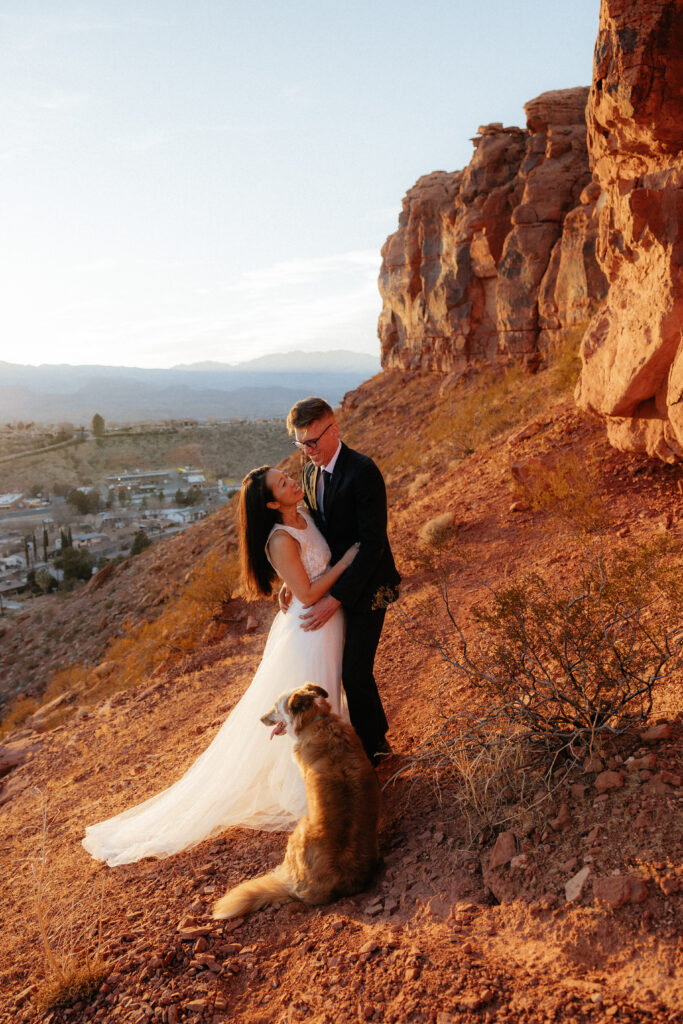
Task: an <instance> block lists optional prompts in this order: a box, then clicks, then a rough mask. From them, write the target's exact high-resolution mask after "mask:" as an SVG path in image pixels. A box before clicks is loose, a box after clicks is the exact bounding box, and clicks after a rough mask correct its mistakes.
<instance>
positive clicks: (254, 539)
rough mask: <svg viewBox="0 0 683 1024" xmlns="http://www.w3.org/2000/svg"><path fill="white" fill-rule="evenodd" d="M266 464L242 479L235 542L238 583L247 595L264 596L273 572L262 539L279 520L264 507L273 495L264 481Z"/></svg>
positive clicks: (251, 596) (272, 577)
mask: <svg viewBox="0 0 683 1024" xmlns="http://www.w3.org/2000/svg"><path fill="white" fill-rule="evenodd" d="M270 468H271V467H270V466H259V468H258V469H252V471H251V472H250V473H247V475H246V476H245V478H244V480H243V481H242V488H241V490H240V504H239V546H240V569H241V570H242V584H243V586H244V590H245V593H246V595H247V597H249V598H257V597H261V596H263V595H265V596H268V595H269V594H272V592H273V581H274V580H275V577H276V576H277V573H276V572H275V569H274V568H273V567H272V565H271V564H270V562H269V561H268V558H267V557H266V541H267V540H268V534H269V533H270V531H271V530H272V528H273V526H274V525H275V523H279V522H281V521H282V518H281V516H280V513H279V512H278V510H277V509H274V508H268V502H269V501H272V500H273V495H272V493H271V491H270V490H269V489H268V486H267V484H266V473H267V472H268V470H269V469H270Z"/></svg>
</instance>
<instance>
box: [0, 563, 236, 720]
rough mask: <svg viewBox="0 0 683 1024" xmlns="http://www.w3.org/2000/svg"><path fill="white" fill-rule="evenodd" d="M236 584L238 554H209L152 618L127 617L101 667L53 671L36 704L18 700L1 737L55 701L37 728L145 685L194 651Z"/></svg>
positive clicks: (28, 699)
mask: <svg viewBox="0 0 683 1024" xmlns="http://www.w3.org/2000/svg"><path fill="white" fill-rule="evenodd" d="M238 584H239V564H238V560H237V555H236V554H235V553H231V554H229V555H222V554H218V553H217V552H215V551H212V552H209V553H208V554H207V555H205V556H204V558H203V559H202V560H201V562H200V563H199V564H198V565H197V566H196V568H195V569H194V570H192V572H191V573H190V574H188V577H187V578H186V583H185V586H184V588H183V589H182V590H181V591H180V593H179V594H178V595H177V596H176V597H175V598H174V599H173V600H171V601H168V602H167V603H166V605H165V606H164V607H163V608H162V611H161V613H160V614H159V615H158V616H157V617H156V618H154V619H140V620H137V621H135V620H133V619H132V618H129V619H127V620H126V621H125V622H124V624H123V627H122V632H121V635H120V636H118V637H115V638H114V639H113V640H111V641H110V644H109V647H108V649H107V653H106V656H105V660H104V662H103V663H102V665H101V666H100V669H99V670H98V669H95V668H93V666H91V665H82V664H78V663H76V664H73V665H70V666H68V667H67V668H65V669H62V670H60V671H58V672H56V673H55V675H54V677H53V679H52V682H51V683H50V685H49V686H48V688H47V690H46V691H45V694H44V696H43V697H42V698H41V700H40V701H38V700H35V699H33V698H21V699H20V700H18V701H17V702H15V704H13V705H12V707H11V708H10V710H9V712H8V713H7V714H6V715H5V717H4V718H3V720H2V723H1V724H0V738H1V737H2V736H3V735H7V734H9V733H10V732H11V731H12V730H14V729H16V728H17V727H18V726H20V725H21V724H22V723H24V722H26V721H27V719H29V718H30V716H31V715H35V714H36V713H40V708H41V707H45V706H46V705H47V704H49V703H51V702H52V701H55V700H56V699H57V698H58V697H60V696H64V697H68V700H65V701H64V702H63V703H62V704H60V706H59V708H56V709H55V711H54V712H52V713H50V715H49V716H48V717H46V718H45V720H44V721H41V722H40V724H39V725H38V726H37V728H38V729H39V730H40V729H43V728H54V727H55V726H56V725H59V724H61V723H62V722H64V721H66V720H68V719H69V718H70V717H71V716H72V715H73V714H74V712H75V711H76V710H77V709H78V707H81V706H83V705H89V704H93V703H95V702H96V701H99V700H101V699H102V698H103V697H107V696H110V695H111V694H114V693H117V692H119V691H121V690H126V689H129V688H131V687H135V686H138V685H140V684H143V683H145V682H147V681H149V679H150V677H151V676H152V675H154V673H155V672H158V671H159V670H160V669H161V668H162V667H163V665H164V664H166V663H168V662H169V660H171V661H178V660H181V659H182V658H184V657H186V656H187V655H188V654H191V653H192V652H193V651H195V650H196V648H197V646H198V644H199V642H200V640H201V638H202V636H203V635H204V632H205V630H206V629H207V627H208V625H209V623H210V622H211V621H212V619H213V618H214V617H216V616H217V615H219V614H220V611H221V609H222V607H223V605H225V604H227V603H228V602H229V601H230V600H231V599H232V597H233V595H234V593H235V591H236V589H237V586H238Z"/></svg>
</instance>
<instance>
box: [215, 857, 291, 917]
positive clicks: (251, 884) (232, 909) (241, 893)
mask: <svg viewBox="0 0 683 1024" xmlns="http://www.w3.org/2000/svg"><path fill="white" fill-rule="evenodd" d="M283 867H284V865H283V864H281V865H280V866H279V867H277V868H275V870H274V871H271V872H269V874H267V875H261V876H260V877H259V878H250V879H249V880H248V881H247V882H241V883H240V884H239V885H236V886H235V888H234V889H229V890H228V892H226V894H225V896H222V897H221V898H220V899H219V900H217V901H216V902H215V903H214V905H213V916H214V917H215V918H216V919H217V920H219V921H220V920H223V919H224V918H227V917H241V916H242V914H250V913H251V911H252V910H260V909H261V907H267V906H268V905H269V904H271V903H291V901H292V900H293V899H294V897H293V896H292V894H291V892H290V885H289V884H288V883H289V880H288V879H287V877H286V875H285V874H284V872H283Z"/></svg>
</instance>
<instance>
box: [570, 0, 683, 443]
mask: <svg viewBox="0 0 683 1024" xmlns="http://www.w3.org/2000/svg"><path fill="white" fill-rule="evenodd" d="M587 120H588V141H589V150H590V153H591V157H592V164H593V175H594V178H595V180H596V182H597V183H598V184H599V186H600V188H601V190H602V195H601V197H600V199H599V201H598V204H597V207H598V211H599V223H598V243H597V253H596V254H597V260H598V263H599V264H600V267H601V269H602V271H603V273H604V274H605V276H606V278H607V281H608V286H609V287H608V292H607V295H606V297H605V299H604V301H603V302H602V304H601V305H600V308H599V309H598V311H597V312H596V313H595V315H594V317H593V319H592V321H591V324H590V327H589V329H588V331H587V332H586V334H585V336H584V340H583V344H582V361H583V369H582V372H581V377H580V381H579V385H578V387H577V401H578V403H579V405H580V406H581V407H582V408H584V409H589V410H591V411H593V412H595V413H598V414H599V415H601V416H602V417H603V418H604V419H605V422H606V423H607V426H608V436H609V439H610V441H611V443H612V444H613V445H614V446H615V447H617V448H620V449H622V450H630V451H640V452H647V453H649V454H650V455H653V456H656V457H657V458H660V459H663V460H664V461H667V462H673V461H676V460H679V459H680V458H682V457H683V402H682V401H681V399H683V346H682V345H681V321H682V319H683V189H682V188H681V181H682V180H683V8H682V7H681V5H680V4H679V3H678V2H677V0H643V2H642V3H639V4H625V3H622V2H621V0H603V2H602V6H601V11H600V28H599V33H598V39H597V44H596V49H595V63H594V78H593V85H592V87H591V91H590V99H589V103H588V110H587Z"/></svg>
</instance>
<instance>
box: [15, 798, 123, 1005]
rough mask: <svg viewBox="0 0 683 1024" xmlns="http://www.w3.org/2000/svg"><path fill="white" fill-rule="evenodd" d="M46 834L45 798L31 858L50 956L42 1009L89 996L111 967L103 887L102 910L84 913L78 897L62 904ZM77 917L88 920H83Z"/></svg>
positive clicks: (37, 904) (36, 899)
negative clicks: (52, 880) (105, 949)
mask: <svg viewBox="0 0 683 1024" xmlns="http://www.w3.org/2000/svg"><path fill="white" fill-rule="evenodd" d="M47 838H48V828H47V808H46V806H45V802H44V801H43V822H42V829H41V845H40V850H39V853H38V855H37V857H36V858H35V859H34V861H33V863H32V864H31V870H32V874H33V880H34V906H35V912H36V919H37V925H38V932H39V935H40V941H41V947H42V950H43V955H44V957H45V978H44V980H43V982H42V984H40V985H39V986H38V989H37V993H36V1003H37V1006H38V1008H39V1009H40V1010H41V1011H43V1012H46V1011H48V1010H53V1009H57V1008H58V1007H68V1006H73V1005H74V1003H77V1002H79V1001H80V1002H84V1003H85V1002H89V1001H90V999H92V997H93V995H94V994H95V993H96V992H97V990H98V989H99V987H100V985H101V984H102V982H103V981H104V979H105V977H106V975H107V974H108V973H109V968H108V967H107V965H106V963H105V961H104V958H103V956H102V907H103V904H104V888H103V889H102V892H101V894H100V901H99V912H98V913H97V915H93V914H92V912H89V913H87V914H83V908H82V907H80V906H78V905H77V904H76V902H75V901H72V903H71V904H70V905H69V907H68V908H66V909H65V908H64V906H63V904H61V905H60V902H59V901H57V900H56V899H55V898H54V896H53V894H52V893H51V891H50V884H49V880H48V857H47ZM89 910H91V908H89ZM78 920H80V921H83V920H85V921H87V922H88V924H86V925H79V924H77V921H78ZM93 922H94V926H95V927H94V934H93V933H92V925H93Z"/></svg>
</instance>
